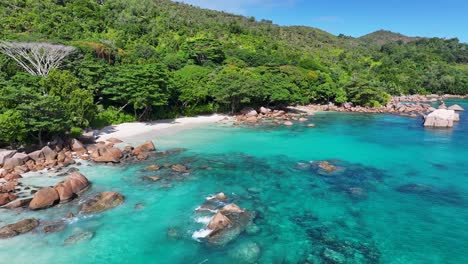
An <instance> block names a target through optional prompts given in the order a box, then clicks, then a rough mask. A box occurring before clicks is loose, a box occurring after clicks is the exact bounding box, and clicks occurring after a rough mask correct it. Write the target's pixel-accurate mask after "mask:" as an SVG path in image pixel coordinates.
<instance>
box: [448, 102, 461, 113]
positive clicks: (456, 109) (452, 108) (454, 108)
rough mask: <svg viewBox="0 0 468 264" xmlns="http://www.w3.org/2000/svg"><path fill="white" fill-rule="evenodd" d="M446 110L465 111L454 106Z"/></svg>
mask: <svg viewBox="0 0 468 264" xmlns="http://www.w3.org/2000/svg"><path fill="white" fill-rule="evenodd" d="M447 109H448V110H454V111H465V109H463V107H461V106H459V105H457V104H455V105H452V106H450V107H449V108H447Z"/></svg>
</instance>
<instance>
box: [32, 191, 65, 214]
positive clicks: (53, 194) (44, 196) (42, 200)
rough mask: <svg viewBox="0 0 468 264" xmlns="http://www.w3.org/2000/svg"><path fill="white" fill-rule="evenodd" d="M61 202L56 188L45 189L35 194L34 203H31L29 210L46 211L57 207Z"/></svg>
mask: <svg viewBox="0 0 468 264" xmlns="http://www.w3.org/2000/svg"><path fill="white" fill-rule="evenodd" d="M59 200H60V197H59V195H58V193H57V191H56V190H55V189H54V188H52V187H45V188H42V189H40V190H39V191H38V192H37V193H35V194H34V197H33V199H32V201H31V202H30V203H29V209H31V210H39V209H46V208H49V207H51V206H53V205H55V204H56V203H57V202H58V201H59Z"/></svg>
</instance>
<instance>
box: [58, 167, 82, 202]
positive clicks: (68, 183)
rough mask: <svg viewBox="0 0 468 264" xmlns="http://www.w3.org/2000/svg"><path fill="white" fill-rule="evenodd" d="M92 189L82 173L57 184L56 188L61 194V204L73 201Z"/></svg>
mask: <svg viewBox="0 0 468 264" xmlns="http://www.w3.org/2000/svg"><path fill="white" fill-rule="evenodd" d="M89 187H90V183H89V181H88V179H87V178H86V177H85V176H83V175H82V174H81V173H74V174H72V175H70V176H69V177H68V178H67V179H66V180H64V181H62V182H59V183H57V184H56V185H55V186H54V188H55V190H56V191H57V193H58V194H59V197H60V203H66V202H69V201H71V200H72V199H73V198H74V197H75V196H77V195H79V194H81V193H83V192H84V191H86V190H87V189H88V188H89Z"/></svg>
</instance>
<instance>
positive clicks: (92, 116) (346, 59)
mask: <svg viewBox="0 0 468 264" xmlns="http://www.w3.org/2000/svg"><path fill="white" fill-rule="evenodd" d="M0 24H1V25H2V26H1V27H0V40H4V41H10V42H11V41H16V42H48V43H56V44H63V45H66V46H72V47H75V51H74V52H73V53H71V54H70V55H69V56H67V57H66V58H65V59H64V61H63V62H62V64H61V67H59V68H58V69H55V70H52V71H51V72H50V73H49V74H47V76H39V75H33V74H30V73H28V72H27V71H25V70H24V69H22V68H21V67H20V66H19V65H18V63H16V62H15V61H14V60H13V59H11V58H10V57H8V56H6V55H0V142H3V143H8V144H12V145H15V144H16V145H17V144H20V143H32V142H42V141H43V140H46V139H51V138H52V137H53V136H55V135H63V134H64V133H69V134H71V135H75V134H79V133H81V131H82V129H84V128H87V127H90V126H91V127H102V126H105V125H108V124H116V123H119V122H125V121H133V120H149V119H156V118H166V117H174V116H177V115H195V114H200V113H212V112H216V111H219V112H235V111H238V110H240V109H241V108H242V107H244V106H260V105H264V106H281V105H288V104H307V103H328V102H334V103H336V104H341V103H344V102H352V103H354V104H358V105H366V106H379V105H382V104H385V103H386V102H387V101H388V99H389V97H390V95H400V94H413V93H419V94H424V93H452V94H467V93H468V45H467V44H464V43H460V42H459V41H458V40H457V39H438V38H431V39H428V38H414V39H413V38H407V37H404V36H402V35H398V34H395V35H393V34H394V33H391V32H386V31H380V32H378V33H377V34H370V35H367V36H365V37H363V38H362V39H359V38H352V37H348V36H344V35H340V36H334V35H331V34H329V33H327V32H324V31H321V30H319V29H315V28H310V27H280V26H277V25H275V24H273V23H272V21H268V20H261V21H258V20H257V19H256V18H253V17H250V18H249V17H242V16H237V15H231V14H227V13H224V12H217V11H210V10H204V9H200V8H196V7H192V6H189V5H186V4H180V3H175V2H172V1H169V0H41V1H36V0H0ZM403 37H404V38H403Z"/></svg>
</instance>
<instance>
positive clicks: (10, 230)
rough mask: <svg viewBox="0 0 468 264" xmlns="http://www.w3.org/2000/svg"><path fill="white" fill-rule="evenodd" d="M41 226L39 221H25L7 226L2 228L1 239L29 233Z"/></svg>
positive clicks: (0, 231) (0, 230) (0, 229)
mask: <svg viewBox="0 0 468 264" xmlns="http://www.w3.org/2000/svg"><path fill="white" fill-rule="evenodd" d="M38 225H39V220H37V219H34V218H32V219H25V220H22V221H19V222H17V223H14V224H10V225H6V226H4V227H1V228H0V238H2V239H5V238H10V237H14V236H17V235H21V234H24V233H27V232H29V231H31V230H33V229H34V228H36V227H37V226H38Z"/></svg>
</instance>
